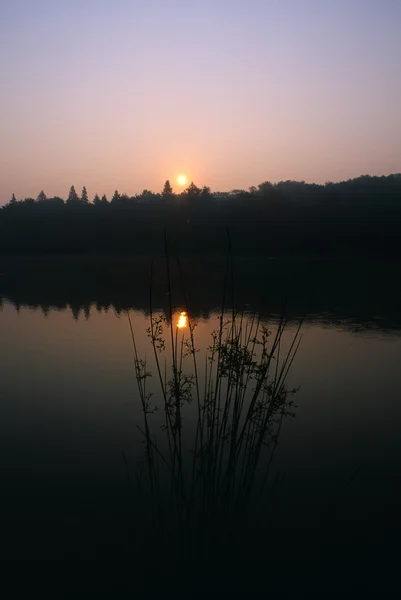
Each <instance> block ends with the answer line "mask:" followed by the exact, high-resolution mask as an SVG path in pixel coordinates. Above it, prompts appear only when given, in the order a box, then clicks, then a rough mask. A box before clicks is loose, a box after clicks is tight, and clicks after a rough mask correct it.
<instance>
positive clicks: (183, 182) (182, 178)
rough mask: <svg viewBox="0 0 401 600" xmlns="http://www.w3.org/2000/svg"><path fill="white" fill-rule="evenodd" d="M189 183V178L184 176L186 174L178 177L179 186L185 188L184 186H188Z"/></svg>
mask: <svg viewBox="0 0 401 600" xmlns="http://www.w3.org/2000/svg"><path fill="white" fill-rule="evenodd" d="M187 181H188V178H187V176H186V175H184V174H181V175H178V177H177V183H178V185H183V186H184V185H186V183H187Z"/></svg>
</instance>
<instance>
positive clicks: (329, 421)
mask: <svg viewBox="0 0 401 600" xmlns="http://www.w3.org/2000/svg"><path fill="white" fill-rule="evenodd" d="M145 263H146V264H144V262H141V263H140V264H139V261H138V262H137V263H136V264H135V265H131V264H130V263H129V261H125V262H124V263H123V264H119V265H118V266H117V267H116V268H115V269H114V268H113V265H112V263H110V264H107V265H106V266H103V267H102V266H101V265H99V264H97V263H96V264H94V263H93V262H92V263H91V262H90V261H89V262H85V264H84V265H82V264H80V266H79V267H77V264H75V266H74V267H69V263H67V262H66V263H65V265H64V267H63V265H61V266H59V265H57V263H56V262H51V264H50V266H49V264H47V263H46V264H45V265H44V266H43V265H42V266H40V267H35V266H34V264H33V263H29V262H28V266H27V264H26V263H17V262H16V263H15V264H9V263H7V264H2V265H1V267H2V276H1V278H0V297H1V298H2V300H1V312H0V332H1V340H2V343H1V347H0V378H1V387H0V411H1V412H0V414H1V418H0V446H1V452H0V472H1V482H2V494H1V500H0V507H1V515H2V516H1V519H2V521H3V522H2V532H3V533H2V535H3V542H2V546H1V551H2V557H3V558H8V559H10V558H11V559H16V560H20V559H25V558H28V559H31V558H45V559H49V558H51V559H58V558H59V559H65V558H75V559H78V560H80V559H84V560H86V559H88V560H91V559H94V558H98V557H99V555H102V556H103V555H107V552H108V551H109V549H110V547H112V548H113V549H115V550H116V549H117V548H118V547H119V546H121V547H124V548H126V547H127V546H126V544H127V543H128V542H130V541H131V542H132V539H133V538H132V537H131V536H132V531H133V530H132V527H134V528H135V525H133V526H131V525H130V526H126V524H127V522H128V520H130V519H132V520H133V522H135V520H138V518H139V520H140V516H139V517H138V513H137V512H135V511H137V510H138V508H135V509H134V508H133V507H134V506H135V507H136V506H137V505H136V501H135V495H136V494H137V491H136V489H137V488H136V487H135V485H136V484H135V481H136V477H137V472H138V469H139V468H140V465H141V460H142V458H143V455H144V451H145V449H144V443H143V436H142V434H141V432H140V431H139V430H138V427H137V426H138V425H139V426H141V427H142V426H143V414H142V410H141V405H140V399H139V395H138V387H137V381H136V378H135V368H134V355H133V347H132V339H131V333H130V325H129V321H128V316H127V315H128V314H129V315H130V319H131V323H132V325H133V329H134V331H135V337H136V343H137V348H138V354H139V355H140V356H142V357H145V356H146V357H147V360H148V361H149V365H150V368H151V369H152V382H151V383H152V385H155V382H156V377H155V375H156V374H155V372H154V364H153V363H152V360H153V359H152V348H151V345H150V340H149V337H148V335H147V328H148V327H149V297H150V296H149V277H148V272H149V261H147V262H146V261H145ZM234 266H235V268H234V271H233V272H234V290H235V293H234V294H233V295H232V293H231V292H232V290H231V288H230V290H231V291H230V292H228V293H227V296H226V302H227V305H228V306H230V307H231V306H232V305H235V306H236V307H237V308H239V309H241V308H242V307H243V306H244V305H245V310H246V319H248V320H249V319H250V318H251V315H252V314H253V312H254V311H255V312H256V313H257V314H259V315H260V317H261V321H262V323H263V322H267V323H268V324H269V327H271V328H272V329H273V330H274V328H275V327H277V322H278V321H277V320H278V315H279V312H280V307H282V306H285V307H286V309H287V310H288V314H289V322H288V326H287V331H286V333H285V336H284V345H286V344H287V347H288V344H289V340H290V338H291V336H292V335H293V333H294V332H295V330H296V328H297V325H298V323H299V321H300V319H301V318H302V317H304V322H303V324H302V328H301V342H300V346H299V350H298V352H297V354H296V357H295V359H294V362H293V365H292V367H291V370H290V372H289V375H288V386H289V387H297V388H298V387H299V390H298V391H297V393H296V395H295V396H294V400H295V403H296V408H295V413H296V416H295V418H292V417H286V418H285V419H284V422H283V426H282V429H281V431H280V437H279V442H278V446H277V449H276V452H275V456H274V461H273V471H272V478H273V480H274V481H277V482H278V484H277V485H276V486H275V487H274V494H275V502H276V505H275V506H276V508H275V509H274V513H273V514H274V517H273V519H272V518H270V517H269V520H268V521H269V522H268V523H267V522H266V523H264V521H263V510H261V515H262V516H261V517H260V519H259V521H258V523H259V524H260V527H264V526H266V527H272V529H274V530H275V532H276V533H275V535H277V538H278V539H279V540H280V541H281V542H280V543H281V545H280V544H277V546H276V553H277V554H276V556H277V557H279V558H280V557H281V558H282V559H283V560H284V557H285V560H293V561H297V560H299V559H300V556H302V560H303V561H310V562H311V564H314V563H313V561H317V560H319V561H321V560H322V557H324V558H325V559H327V560H328V561H330V560H333V556H335V555H338V553H340V554H341V556H343V557H348V558H350V557H355V555H356V553H358V557H361V556H363V557H364V560H372V561H373V562H375V564H376V565H377V562H378V561H379V562H380V561H383V564H384V563H385V562H386V561H387V563H388V561H389V560H391V559H392V558H394V557H395V556H399V552H400V537H399V532H400V530H401V519H400V511H399V502H400V499H401V467H400V465H401V435H400V433H401V310H400V298H401V294H400V269H399V263H398V261H394V262H393V263H389V262H387V263H382V262H381V261H352V260H348V259H344V260H342V261H338V260H336V261H334V260H332V261H331V260H318V259H315V260H312V261H306V260H302V261H294V260H292V261H285V260H282V259H277V260H270V261H269V260H262V259H258V260H252V259H241V260H238V261H237V262H236V264H235V265H234ZM182 269H183V273H184V279H185V286H186V290H187V296H188V304H189V313H190V316H191V317H192V318H193V320H194V322H195V321H196V324H197V327H196V330H195V336H196V340H197V347H199V348H200V353H199V354H200V355H201V354H202V355H203V354H204V352H205V351H206V349H207V347H208V346H209V345H210V343H211V334H212V332H213V330H217V329H218V327H219V312H218V307H219V306H220V303H221V298H222V281H224V273H225V270H224V260H223V259H221V260H215V261H214V262H212V261H211V260H210V259H208V261H203V260H202V259H200V258H197V259H193V260H192V261H191V260H190V259H187V261H186V262H184V263H183V266H182ZM184 295H185V294H183V292H182V288H181V285H180V282H179V277H178V275H177V272H176V271H174V273H172V289H171V298H172V308H173V313H174V319H175V321H174V326H175V325H176V319H178V318H179V315H180V314H181V312H183V311H184V310H185V309H187V308H188V307H187V306H186V305H185V301H184ZM169 298H170V296H169V294H168V286H167V282H166V278H165V273H164V265H163V263H162V261H159V262H157V263H156V264H155V267H154V283H153V290H152V303H153V307H154V310H155V312H156V313H157V314H160V315H166V314H167V315H168V312H169ZM284 301H285V303H284ZM191 307H192V308H191ZM156 387H157V386H156ZM152 401H154V402H155V403H156V404H157V402H158V399H157V394H155V396H154V398H153V400H152ZM190 414H191V413H189V415H190ZM192 414H193V413H192ZM154 418H155V423H158V419H159V418H160V417H159V416H158V415H157V414H156V415H155V416H154ZM191 418H192V417H191V416H189V417H188V420H187V426H188V427H190V423H191ZM160 435H161V434H160ZM141 457H142V458H141ZM132 512H134V513H135V514H131V513H132ZM258 518H259V517H258ZM99 527H100V528H101V531H102V534H101V535H99ZM252 527H253V526H251V525H250V526H249V528H248V531H247V535H248V536H250V537H249V538H248V542H249V544H250V545H252V543H253V537H252V536H253V535H254V529H252ZM266 531H270V530H268V529H266ZM252 532H253V533H252ZM277 532H279V533H277ZM130 537H131V539H130ZM134 537H135V536H134ZM257 537H258V538H259V537H260V536H259V535H258V536H257ZM255 548H258V551H257V552H259V546H258V544H257V543H256V541H255ZM113 551H114V550H113ZM116 551H117V550H116ZM125 551H126V550H124V552H125ZM247 554H249V555H252V556H253V555H254V554H255V555H256V550H255V552H254V553H253V552H252V550H249V547H248V549H247ZM254 558H255V557H254Z"/></svg>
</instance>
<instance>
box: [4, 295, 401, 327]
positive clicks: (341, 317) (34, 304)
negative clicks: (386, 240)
mask: <svg viewBox="0 0 401 600" xmlns="http://www.w3.org/2000/svg"><path fill="white" fill-rule="evenodd" d="M5 301H6V302H10V303H11V304H12V305H13V306H14V308H15V309H16V310H17V311H20V309H21V308H24V307H25V308H28V309H30V310H40V311H41V312H42V313H43V314H44V315H45V316H47V315H48V314H49V312H50V311H52V310H56V311H71V313H72V316H73V318H74V319H75V320H79V318H80V316H81V315H83V316H84V317H85V319H89V318H90V316H91V311H92V310H93V311H96V312H98V313H105V314H107V313H108V312H109V311H110V310H112V311H114V312H115V313H116V314H117V315H122V314H123V313H124V312H126V311H131V310H136V311H138V312H141V313H142V314H143V315H144V316H145V317H146V318H149V316H150V314H149V310H146V309H143V307H142V306H141V305H140V304H137V303H134V302H132V301H131V302H128V301H127V302H120V301H118V300H115V299H114V300H113V299H111V298H110V299H99V298H98V299H96V300H92V299H91V300H87V299H85V300H74V299H72V300H65V301H61V300H59V299H51V298H48V296H47V295H46V296H45V298H44V299H43V300H42V301H40V300H37V301H34V300H29V299H28V298H25V299H24V300H22V299H20V297H18V298H17V297H15V296H12V295H4V296H0V310H1V309H2V307H3V305H4V302H5ZM182 306H183V305H182V303H181V304H178V305H176V306H174V311H179V310H181V309H182ZM236 308H237V309H238V307H236ZM250 308H251V309H254V310H256V311H257V312H258V314H259V315H260V316H261V318H262V319H265V320H267V319H268V318H271V317H275V318H276V319H278V318H279V311H278V310H277V311H273V312H270V313H268V312H267V311H266V310H264V309H263V307H257V308H255V306H252V307H248V306H247V309H248V310H249V309H250ZM290 308H291V307H290ZM157 310H158V311H160V312H161V313H163V314H164V316H165V318H166V319H167V320H168V318H169V317H168V309H167V308H166V306H158V307H157ZM216 314H217V313H216V310H215V309H214V307H213V306H211V307H210V308H201V307H199V308H198V309H195V310H193V311H192V312H191V316H192V318H193V319H202V320H204V321H207V320H208V319H210V318H213V317H215V316H216ZM300 318H304V320H305V322H306V323H311V324H313V323H318V324H323V325H326V326H328V327H336V328H339V329H344V330H347V331H351V332H355V333H358V332H362V331H365V330H373V331H375V330H376V331H382V332H388V331H391V330H394V331H398V330H400V329H401V321H400V318H399V315H396V314H387V315H386V314H382V315H381V314H378V313H377V312H376V314H372V313H371V312H367V313H366V314H358V313H356V312H355V311H354V310H352V309H350V310H349V313H348V312H347V310H346V308H345V307H342V308H341V309H340V308H339V309H337V310H336V309H333V310H332V311H324V312H321V313H319V312H314V311H313V312H310V313H306V314H305V312H300V311H297V310H294V309H293V311H292V314H290V315H289V320H291V321H293V322H296V321H297V320H299V319H300Z"/></svg>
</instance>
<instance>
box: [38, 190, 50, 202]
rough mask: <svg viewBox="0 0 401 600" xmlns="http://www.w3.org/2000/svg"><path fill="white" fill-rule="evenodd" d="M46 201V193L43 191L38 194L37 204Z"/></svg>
mask: <svg viewBox="0 0 401 600" xmlns="http://www.w3.org/2000/svg"><path fill="white" fill-rule="evenodd" d="M46 200H47V196H46V194H45V193H44V191H43V190H41V191H40V192H39V194H38V197H37V198H36V202H46Z"/></svg>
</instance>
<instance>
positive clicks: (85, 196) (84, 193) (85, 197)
mask: <svg viewBox="0 0 401 600" xmlns="http://www.w3.org/2000/svg"><path fill="white" fill-rule="evenodd" d="M81 202H82V203H83V204H88V202H89V200H88V192H87V190H86V187H85V186H84V187H83V188H82V194H81Z"/></svg>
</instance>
